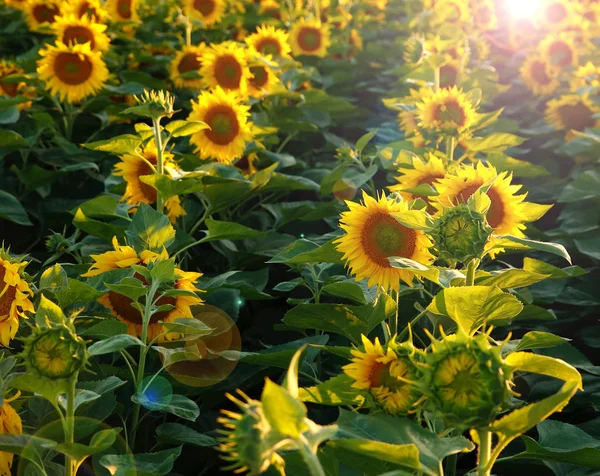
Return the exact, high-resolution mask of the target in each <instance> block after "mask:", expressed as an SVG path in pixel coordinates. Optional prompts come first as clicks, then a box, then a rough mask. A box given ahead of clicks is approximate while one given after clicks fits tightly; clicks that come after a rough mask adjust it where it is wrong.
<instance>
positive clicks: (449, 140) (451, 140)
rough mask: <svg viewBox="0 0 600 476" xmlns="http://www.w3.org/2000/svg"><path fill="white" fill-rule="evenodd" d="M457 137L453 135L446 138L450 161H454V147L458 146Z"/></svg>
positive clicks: (447, 153) (447, 154)
mask: <svg viewBox="0 0 600 476" xmlns="http://www.w3.org/2000/svg"><path fill="white" fill-rule="evenodd" d="M455 141H456V139H455V138H454V137H452V136H450V137H448V138H447V139H446V156H447V157H448V161H449V162H453V161H454V149H455V148H456V142H455Z"/></svg>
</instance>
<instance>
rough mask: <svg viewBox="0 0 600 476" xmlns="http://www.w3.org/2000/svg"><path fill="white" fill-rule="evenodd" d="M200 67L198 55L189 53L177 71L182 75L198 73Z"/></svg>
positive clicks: (182, 59)
mask: <svg viewBox="0 0 600 476" xmlns="http://www.w3.org/2000/svg"><path fill="white" fill-rule="evenodd" d="M200 66H201V65H200V61H199V60H198V55H197V54H196V53H187V54H186V55H185V56H184V57H183V58H181V61H180V62H179V64H178V65H177V71H179V72H180V73H181V74H183V73H189V72H190V71H198V70H199V69H200Z"/></svg>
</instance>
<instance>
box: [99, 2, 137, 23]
mask: <svg viewBox="0 0 600 476" xmlns="http://www.w3.org/2000/svg"><path fill="white" fill-rule="evenodd" d="M106 8H107V10H108V13H109V16H110V19H111V20H112V21H113V22H138V21H139V19H140V17H139V15H138V11H137V10H138V0H108V1H107V2H106Z"/></svg>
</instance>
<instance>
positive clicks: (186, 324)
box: [163, 317, 215, 337]
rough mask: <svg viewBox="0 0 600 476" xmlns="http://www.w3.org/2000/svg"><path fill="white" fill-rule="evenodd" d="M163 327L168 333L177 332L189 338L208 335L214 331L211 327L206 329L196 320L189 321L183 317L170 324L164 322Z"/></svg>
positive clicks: (205, 326)
mask: <svg viewBox="0 0 600 476" xmlns="http://www.w3.org/2000/svg"><path fill="white" fill-rule="evenodd" d="M163 326H165V327H166V328H167V329H168V330H169V331H170V332H177V333H179V334H184V335H185V336H189V337H191V336H196V337H199V336H204V335H208V334H210V333H212V332H213V331H214V330H215V329H213V328H211V327H208V326H207V325H206V324H204V323H203V322H201V321H199V320H198V319H189V318H185V317H178V318H177V319H175V320H174V321H172V322H164V323H163Z"/></svg>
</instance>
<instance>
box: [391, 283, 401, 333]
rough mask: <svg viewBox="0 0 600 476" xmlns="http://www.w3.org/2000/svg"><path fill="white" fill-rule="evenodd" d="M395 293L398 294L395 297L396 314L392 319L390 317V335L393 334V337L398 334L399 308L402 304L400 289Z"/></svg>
mask: <svg viewBox="0 0 600 476" xmlns="http://www.w3.org/2000/svg"><path fill="white" fill-rule="evenodd" d="M394 293H395V294H396V295H395V296H394V297H395V298H396V299H395V301H396V312H395V313H394V315H393V316H392V317H390V334H392V337H393V336H395V335H396V334H398V319H399V316H398V306H399V304H400V289H398V291H394Z"/></svg>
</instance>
